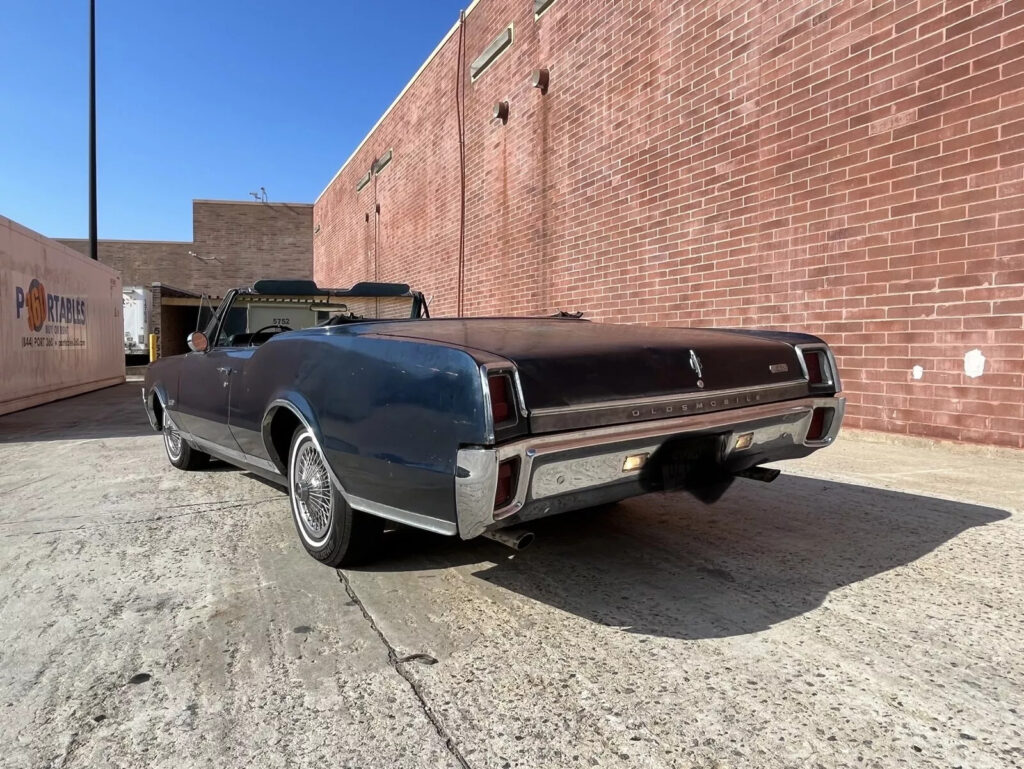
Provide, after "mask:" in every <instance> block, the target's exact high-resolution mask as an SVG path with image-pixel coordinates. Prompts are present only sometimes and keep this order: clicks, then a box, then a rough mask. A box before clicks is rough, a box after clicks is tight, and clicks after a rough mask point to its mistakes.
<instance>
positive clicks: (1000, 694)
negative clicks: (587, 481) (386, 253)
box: [0, 387, 1024, 769]
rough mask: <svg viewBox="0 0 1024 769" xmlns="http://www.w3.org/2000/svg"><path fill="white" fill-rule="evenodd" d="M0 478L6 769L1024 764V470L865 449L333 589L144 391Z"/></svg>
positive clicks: (2, 440)
mask: <svg viewBox="0 0 1024 769" xmlns="http://www.w3.org/2000/svg"><path fill="white" fill-rule="evenodd" d="M0 466H2V467H3V468H4V473H3V475H2V476H0V735H3V736H2V740H0V751H2V755H3V756H4V765H5V766H8V765H9V766H13V767H30V766H31V767H37V766H53V767H58V766H69V767H70V766H77V767H86V766H90V767H91V766H117V767H122V766H147V767H148V766H167V767H170V766H174V767H191V766H195V767H198V766H208V765H219V766H234V765H242V764H251V765H253V766H259V767H263V766H271V767H272V766H286V765H287V766H295V765H302V766H327V765H330V766H352V767H369V766H373V767H378V766H379V767H391V766H396V767H405V766H410V767H412V766H417V767H419V766H451V767H460V766H468V767H472V768H473V769H483V768H484V767H506V766H507V767H530V768H531V769H535V768H537V767H572V766H600V767H620V766H622V767H627V766H644V767H691V766H715V767H730V766H735V767H746V766H765V767H788V766H814V765H818V766H827V767H831V766H867V767H874V766H877V767H891V766H911V765H913V766H915V767H919V766H928V767H932V766H934V767H939V766H942V767H946V766H955V765H962V766H972V767H1003V766H1014V765H1024V738H1022V734H1021V728H1020V723H1021V721H1020V706H1019V694H1020V691H1021V690H1022V686H1024V658H1022V655H1021V654H1020V638H1021V637H1022V636H1024V602H1022V590H1024V588H1022V587H1021V585H1022V584H1024V580H1022V575H1024V569H1022V562H1024V556H1022V552H1024V547H1022V546H1024V531H1022V526H1021V520H1022V515H1024V498H1022V491H1021V489H1024V471H1022V467H1024V462H1022V461H1021V454H1020V453H1019V452H1009V451H1007V452H994V453H992V452H990V453H986V454H985V455H979V454H977V453H971V452H964V451H960V450H956V449H950V448H948V447H938V448H927V449H925V448H920V447H913V446H906V445H890V444H887V443H885V442H877V441H874V440H873V439H872V438H871V436H865V435H850V436H847V437H844V438H843V439H841V440H840V442H839V444H838V445H837V446H835V447H832V448H830V449H828V450H826V451H822V452H819V453H818V454H816V455H815V456H813V457H811V458H809V459H807V460H802V461H800V462H795V463H788V464H782V465H780V467H782V468H783V469H784V470H785V473H786V474H784V475H783V476H782V477H781V478H780V479H779V480H777V481H776V482H775V483H773V484H771V485H763V484H758V483H756V482H753V481H739V482H737V484H736V485H735V486H734V487H733V488H732V489H731V490H730V491H729V492H728V493H727V494H726V496H725V497H724V498H723V499H722V500H721V501H720V502H719V503H718V504H716V505H714V506H711V507H708V506H704V505H701V504H699V503H697V502H695V501H693V500H692V499H690V498H688V497H687V496H685V495H680V494H673V495H656V496H651V497H647V498H642V499H637V500H632V501H629V502H626V503H623V504H621V505H619V506H617V507H615V508H613V509H611V510H610V511H606V512H604V513H600V514H594V513H581V514H574V515H570V516H563V517H561V518H556V519H552V520H549V521H542V522H538V523H537V524H536V525H535V526H534V530H535V531H536V533H537V535H538V538H537V541H536V544H535V545H534V546H533V547H532V548H530V549H529V550H526V551H524V552H522V553H518V554H514V553H512V552H511V551H509V550H506V549H504V548H502V547H501V546H500V545H498V544H496V543H493V542H490V541H487V540H477V541H473V542H469V543H463V542H460V541H458V540H453V539H445V538H442V537H437V536H434V535H430V534H426V533H421V532H415V531H412V530H400V531H395V532H390V533H389V534H388V535H387V551H386V555H385V557H384V559H383V560H382V561H381V562H379V563H377V564H374V565H373V566H371V567H367V568H365V569H361V570H346V571H345V572H343V573H342V574H341V577H342V580H341V581H340V582H339V578H338V575H337V574H336V573H335V572H333V571H331V570H328V569H325V568H324V567H322V566H319V565H318V564H316V563H315V562H313V561H312V560H310V559H309V558H308V557H307V556H305V554H304V553H303V551H302V549H301V547H300V546H299V544H298V542H297V540H296V537H295V534H294V531H293V528H292V524H291V521H290V518H289V515H288V506H287V501H286V499H285V496H284V493H283V492H282V491H281V490H279V489H277V488H275V487H273V486H271V485H268V484H265V483H263V482H261V481H259V480H257V479H255V478H253V477H251V476H249V475H246V474H244V473H242V472H240V471H236V470H232V469H228V468H225V467H220V468H216V469H212V470H211V471H209V472H204V473H194V474H186V473H181V472H179V471H177V470H174V469H173V468H171V467H170V466H169V465H167V463H166V460H165V459H164V457H163V452H162V445H161V442H160V438H159V436H158V435H154V434H152V433H150V432H149V431H148V426H147V425H146V423H145V418H144V416H143V415H142V412H141V408H140V407H139V406H138V397H137V390H135V389H134V388H128V387H125V388H114V389H112V390H107V391H103V392H101V393H94V394H91V395H87V396H81V397H80V398H75V399H72V400H69V401H64V402H61V403H56V404H50V405H48V406H44V407H40V408H38V409H33V410H31V411H26V412H21V413H20V414H13V415H9V416H7V417H3V418H0ZM364 612H365V614H364ZM435 661H436V662H435ZM432 662H435V664H431V663H432ZM145 676H149V678H146V679H145V680H142V679H143V678H144V677H145ZM133 680H134V681H137V682H135V683H133Z"/></svg>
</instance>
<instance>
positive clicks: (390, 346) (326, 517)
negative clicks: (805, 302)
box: [143, 280, 845, 566]
mask: <svg viewBox="0 0 1024 769" xmlns="http://www.w3.org/2000/svg"><path fill="white" fill-rule="evenodd" d="M188 344H189V347H190V349H191V350H192V352H189V353H186V354H184V355H179V356H174V357H168V358H164V359H161V360H158V361H156V362H155V363H153V364H152V365H151V366H150V367H149V370H148V371H147V374H146V381H145V387H144V388H143V400H144V402H145V407H146V412H147V413H148V415H149V420H150V423H151V424H152V426H153V428H154V429H155V430H161V431H162V432H163V438H164V446H165V448H166V451H167V457H168V459H169V460H170V462H171V464H173V465H174V466H175V467H178V468H181V469H183V470H195V469H199V468H201V467H203V466H204V465H206V463H207V462H208V461H209V459H210V457H216V458H218V459H221V460H224V461H226V462H229V463H231V464H234V465H237V466H238V467H241V468H244V469H246V470H249V471H251V472H253V473H256V474H258V475H260V476H263V477H265V478H268V479H270V480H273V481H275V482H278V483H281V484H282V485H285V486H287V488H288V494H289V497H290V503H291V509H292V515H293V518H294V520H295V526H296V529H297V530H298V534H299V538H300V540H301V542H302V545H303V546H304V547H305V549H306V550H307V551H308V552H309V553H310V555H312V556H313V557H314V558H316V559H317V560H319V561H321V562H322V563H325V564H328V565H330V566H341V565H346V564H351V563H355V562H358V561H365V560H367V559H369V558H371V557H372V556H373V555H374V553H375V552H376V549H377V545H378V543H379V541H380V538H381V534H382V532H383V529H384V525H385V521H396V522H398V523H402V524H407V525H409V526H417V527H420V528H423V529H428V530H430V531H433V532H438V533H440V534H448V535H456V534H457V535H459V536H460V537H462V538H463V539H469V538H472V537H477V536H480V535H487V536H490V537H492V538H494V539H498V540H499V541H503V542H505V543H507V544H510V545H512V546H514V547H521V546H523V545H525V543H526V542H527V541H528V540H529V539H531V538H532V534H530V533H529V532H526V531H524V530H523V528H522V527H518V528H516V529H511V530H509V529H507V527H509V526H513V525H516V524H522V523H524V522H527V521H530V520H532V519H536V518H540V517H543V516H549V515H554V514H557V513H561V512H566V511H570V510H579V509H583V508H587V507H593V506H597V505H603V504H608V503H612V502H616V501H618V500H622V499H625V498H627V497H631V496H635V495H638V494H643V493H646V492H650V491H659V490H675V489H686V490H688V491H690V492H691V493H692V494H694V495H695V496H696V497H697V498H698V499H701V500H703V501H705V502H713V501H715V500H716V499H717V498H718V497H719V496H720V495H721V494H722V492H723V491H724V490H725V489H726V487H727V486H728V485H729V484H730V483H731V482H732V480H733V479H734V478H735V477H736V476H744V477H748V478H753V479H756V480H772V479H773V478H774V477H775V476H776V475H777V474H778V471H777V470H773V469H768V468H763V467H760V466H761V465H763V464H764V463H766V462H773V461H775V460H780V459H790V458H795V457H803V456H806V455H808V454H810V453H811V452H813V451H815V450H816V449H819V448H821V447H823V446H828V445H829V444H830V443H831V442H832V441H833V440H834V439H835V437H836V434H837V432H838V431H839V426H840V423H841V421H842V418H843V409H844V403H845V399H844V397H843V396H842V395H841V394H840V392H839V390H840V387H839V374H838V370H837V368H836V362H835V358H834V357H833V355H832V352H831V351H830V350H829V348H828V346H827V345H826V344H825V343H824V342H822V341H821V340H820V339H818V338H816V337H813V336H808V335H805V334H794V333H783V332H778V331H754V330H710V329H698V328H653V327H643V326H631V325H611V324H603V323H591V322H589V321H586V320H581V319H578V318H577V317H574V316H566V315H564V314H560V315H559V316H556V317H547V318H434V319H431V318H430V317H429V312H428V310H427V304H426V302H425V301H424V299H423V296H422V295H421V294H420V293H418V292H414V291H410V290H409V287H408V286H406V285H401V284H386V283H360V284H358V285H356V286H354V287H353V288H351V289H347V290H343V289H323V288H319V287H318V286H317V285H316V284H315V283H313V282H312V281H296V280H277V281H270V280H263V281H259V282H257V283H256V284H255V285H254V286H253V287H252V288H243V289H237V290H232V291H230V292H228V294H227V296H226V297H225V298H224V301H223V302H222V304H221V305H220V307H219V308H218V310H217V311H216V312H215V313H214V314H213V317H212V320H211V321H210V323H209V325H208V326H207V327H206V329H205V330H204V331H197V332H196V333H193V334H191V335H190V336H189V339H188Z"/></svg>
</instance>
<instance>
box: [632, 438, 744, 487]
mask: <svg viewBox="0 0 1024 769" xmlns="http://www.w3.org/2000/svg"><path fill="white" fill-rule="evenodd" d="M726 439H727V434H715V435H692V436H685V437H680V438H672V439H670V440H668V441H667V442H666V443H664V444H663V445H662V447H661V448H660V449H658V450H657V451H656V452H655V453H654V455H653V456H652V457H651V458H650V460H648V462H647V464H646V465H645V466H644V470H645V472H644V475H645V476H646V477H644V478H641V482H642V483H644V485H645V486H647V487H648V488H650V489H652V490H654V489H659V490H662V491H676V490H679V489H692V488H696V487H698V486H704V485H708V484H712V483H716V482H717V481H718V480H719V479H720V477H721V475H722V472H723V471H722V457H723V456H724V453H725V443H726Z"/></svg>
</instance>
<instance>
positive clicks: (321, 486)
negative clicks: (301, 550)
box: [290, 440, 334, 543]
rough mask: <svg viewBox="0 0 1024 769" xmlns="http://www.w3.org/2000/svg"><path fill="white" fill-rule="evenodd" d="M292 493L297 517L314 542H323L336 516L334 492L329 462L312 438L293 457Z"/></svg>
mask: <svg viewBox="0 0 1024 769" xmlns="http://www.w3.org/2000/svg"><path fill="white" fill-rule="evenodd" d="M291 475H292V477H291V480H290V483H291V492H292V495H291V496H292V504H293V505H294V507H295V512H296V514H297V515H296V517H297V518H298V521H299V524H300V525H301V526H302V528H303V531H304V533H305V534H306V536H307V537H308V538H309V540H310V541H311V542H314V543H316V542H322V541H323V540H324V539H325V538H326V537H327V534H328V532H329V531H330V528H331V521H332V519H333V517H334V493H333V489H332V487H331V476H330V473H329V472H328V470H327V465H326V463H325V462H324V459H323V457H321V456H320V452H319V451H318V450H317V448H316V446H315V445H314V443H313V441H311V440H306V441H304V442H303V443H302V445H301V446H299V447H298V450H297V451H296V452H295V457H294V458H293V460H292V473H291Z"/></svg>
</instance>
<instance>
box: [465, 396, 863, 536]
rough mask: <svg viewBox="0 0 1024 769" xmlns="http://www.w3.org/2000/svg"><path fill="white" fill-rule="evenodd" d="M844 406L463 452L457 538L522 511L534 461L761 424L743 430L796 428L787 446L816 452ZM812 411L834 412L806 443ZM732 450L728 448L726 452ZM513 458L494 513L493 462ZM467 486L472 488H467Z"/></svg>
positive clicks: (823, 403) (785, 409)
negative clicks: (507, 496) (510, 490)
mask: <svg viewBox="0 0 1024 769" xmlns="http://www.w3.org/2000/svg"><path fill="white" fill-rule="evenodd" d="M845 403H846V399H845V396H843V395H842V394H837V395H835V396H831V395H829V396H820V397H807V398H801V399H799V400H792V401H782V402H777V403H765V404H759V405H755V406H749V407H747V408H743V409H730V410H728V411H717V412H713V413H703V414H693V415H691V416H686V417H676V418H673V419H658V420H654V421H648V422H637V423H632V424H625V425H614V426H612V427H599V428H592V429H588V430H576V431H573V432H563V433H555V434H549V435H532V436H528V437H525V438H522V439H520V440H518V441H515V442H513V443H508V444H505V445H503V446H499V447H497V448H495V449H482V448H477V449H463V450H462V451H460V452H459V460H460V461H459V473H460V475H462V478H461V479H457V480H456V483H457V484H459V485H462V486H464V487H467V488H463V489H462V490H461V491H458V490H457V493H456V516H457V518H458V522H459V534H460V536H462V537H463V538H464V539H468V538H470V537H473V536H476V534H475V533H474V532H478V531H480V527H481V526H487V525H488V524H487V523H485V522H488V521H489V522H490V524H491V525H493V524H494V523H496V522H498V521H500V520H502V519H504V518H508V517H510V516H513V515H515V514H516V513H518V512H519V511H520V510H522V509H523V507H524V506H525V505H526V504H527V502H528V501H529V497H530V491H531V485H532V483H533V479H534V463H535V462H536V460H537V459H538V458H540V457H544V456H548V455H552V454H559V453H562V452H566V451H573V450H578V449H595V450H600V449H601V448H602V447H603V446H606V445H609V444H619V443H624V442H627V441H641V440H648V441H650V442H651V444H653V443H657V444H658V445H660V444H661V443H663V442H664V441H665V440H667V439H668V438H671V437H674V436H676V435H683V434H686V433H692V432H701V431H712V430H730V431H732V432H747V431H756V429H762V430H763V429H770V428H771V425H762V426H761V427H760V428H748V427H747V425H750V424H751V423H755V422H760V421H765V420H772V419H776V420H778V421H783V422H786V423H787V424H789V425H792V424H794V423H795V424H796V427H795V428H793V429H789V430H786V431H784V432H786V433H787V434H789V435H791V444H793V445H805V446H808V447H812V448H821V447H823V446H827V445H828V444H829V443H831V442H832V441H833V440H834V439H835V437H836V435H837V434H838V433H839V427H840V425H841V424H842V421H843V414H844V410H845ZM816 407H823V408H832V409H834V410H835V415H834V418H833V419H832V423H831V424H830V425H829V430H828V433H827V434H826V435H825V436H824V438H823V439H822V440H821V441H807V440H806V435H807V428H808V426H809V424H810V418H811V412H812V410H813V409H814V408H816ZM780 435H781V432H780ZM648 445H650V444H642V445H641V446H640V447H639V448H637V449H636V451H638V452H642V451H645V450H646V449H645V448H644V446H648ZM733 445H734V444H733V443H730V449H731V448H732V447H733ZM470 451H472V452H476V453H477V454H478V455H473V456H470V455H469V454H468V452H470ZM630 451H632V449H630ZM603 453H609V452H603ZM513 457H518V458H519V460H520V465H519V483H518V485H517V487H516V493H515V496H514V498H513V500H512V502H511V503H509V504H508V505H507V506H505V507H503V508H501V509H499V510H494V509H493V507H492V505H493V500H494V490H495V486H496V484H497V477H496V474H497V465H498V463H499V462H501V461H503V460H506V459H510V458H513ZM464 458H465V459H466V462H465V463H463V461H462V460H463V459H464ZM491 466H493V468H494V475H493V476H492V475H491V474H490V473H489V470H488V468H489V467H491ZM627 480H628V478H627ZM470 486H476V487H477V488H475V489H471V488H468V487H470Z"/></svg>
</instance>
